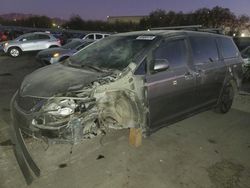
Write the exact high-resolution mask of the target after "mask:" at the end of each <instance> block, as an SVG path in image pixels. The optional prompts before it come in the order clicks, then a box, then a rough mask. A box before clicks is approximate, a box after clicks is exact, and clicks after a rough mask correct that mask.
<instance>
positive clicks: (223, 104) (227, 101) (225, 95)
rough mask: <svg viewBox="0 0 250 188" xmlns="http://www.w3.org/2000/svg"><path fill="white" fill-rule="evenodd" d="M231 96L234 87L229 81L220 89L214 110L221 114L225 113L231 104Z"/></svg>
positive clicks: (232, 96) (232, 95)
mask: <svg viewBox="0 0 250 188" xmlns="http://www.w3.org/2000/svg"><path fill="white" fill-rule="evenodd" d="M233 98H234V88H233V86H232V84H231V83H227V84H226V85H225V86H224V88H223V90H222V93H221V96H220V99H219V102H218V104H217V106H216V109H215V111H216V112H219V113H222V114H225V113H227V112H228V111H229V110H230V108H231V106H232V104H233Z"/></svg>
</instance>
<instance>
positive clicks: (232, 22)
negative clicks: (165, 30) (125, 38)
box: [0, 6, 250, 34]
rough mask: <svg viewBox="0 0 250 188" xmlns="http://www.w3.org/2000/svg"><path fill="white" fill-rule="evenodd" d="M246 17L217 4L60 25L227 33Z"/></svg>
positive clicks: (46, 21) (40, 22)
mask: <svg viewBox="0 0 250 188" xmlns="http://www.w3.org/2000/svg"><path fill="white" fill-rule="evenodd" d="M249 20H250V18H249V16H246V15H241V16H236V15H235V14H234V13H233V12H231V11H230V9H228V8H222V7H219V6H216V7H214V8H211V9H209V8H201V9H198V10H196V11H193V12H189V13H183V12H174V11H165V10H162V9H158V10H155V11H152V12H151V13H150V14H149V16H147V17H145V18H143V19H142V20H141V21H140V22H139V23H133V22H115V23H109V22H106V21H99V20H96V21H90V20H84V19H82V18H81V17H80V16H78V15H75V16H72V17H71V18H70V19H69V20H68V21H66V22H65V23H64V24H63V25H62V26H61V27H62V28H65V29H75V30H89V31H107V32H126V31H135V30H145V29H150V28H153V27H168V26H183V25H203V26H204V27H209V28H222V29H224V30H226V32H227V34H232V33H236V34H237V33H239V32H240V30H241V29H244V28H243V27H247V24H248V23H249ZM0 24H2V25H15V26H25V27H36V28H51V27H53V20H52V19H51V18H49V17H46V16H33V17H30V18H27V19H25V20H3V19H0Z"/></svg>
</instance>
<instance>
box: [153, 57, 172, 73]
mask: <svg viewBox="0 0 250 188" xmlns="http://www.w3.org/2000/svg"><path fill="white" fill-rule="evenodd" d="M168 68H169V62H168V60H167V59H155V60H154V72H161V71H165V70H167V69H168Z"/></svg>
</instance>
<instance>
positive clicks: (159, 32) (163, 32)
mask: <svg viewBox="0 0 250 188" xmlns="http://www.w3.org/2000/svg"><path fill="white" fill-rule="evenodd" d="M115 35H116V36H133V35H138V36H140V35H142V36H143V35H154V36H174V35H190V36H216V37H227V38H231V37H229V36H225V35H222V34H216V33H210V32H201V31H189V30H146V31H134V32H127V33H119V34H115Z"/></svg>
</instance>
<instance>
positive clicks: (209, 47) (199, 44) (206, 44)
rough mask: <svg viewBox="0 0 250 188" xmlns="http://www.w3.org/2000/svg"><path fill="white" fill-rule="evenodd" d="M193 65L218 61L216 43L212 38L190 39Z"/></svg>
mask: <svg viewBox="0 0 250 188" xmlns="http://www.w3.org/2000/svg"><path fill="white" fill-rule="evenodd" d="M190 44H191V47H192V51H193V58H194V63H209V62H213V61H218V60H219V55H218V49H217V45H216V41H215V39H214V38H212V37H190Z"/></svg>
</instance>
